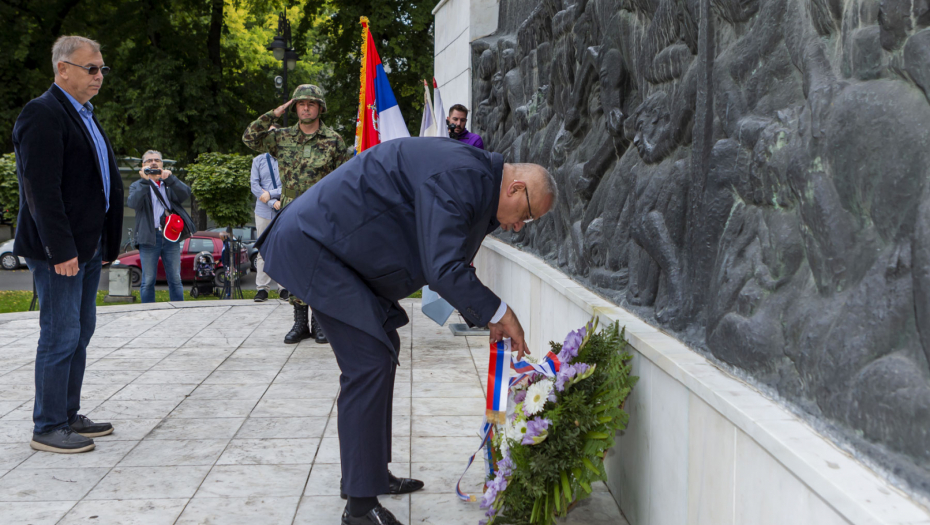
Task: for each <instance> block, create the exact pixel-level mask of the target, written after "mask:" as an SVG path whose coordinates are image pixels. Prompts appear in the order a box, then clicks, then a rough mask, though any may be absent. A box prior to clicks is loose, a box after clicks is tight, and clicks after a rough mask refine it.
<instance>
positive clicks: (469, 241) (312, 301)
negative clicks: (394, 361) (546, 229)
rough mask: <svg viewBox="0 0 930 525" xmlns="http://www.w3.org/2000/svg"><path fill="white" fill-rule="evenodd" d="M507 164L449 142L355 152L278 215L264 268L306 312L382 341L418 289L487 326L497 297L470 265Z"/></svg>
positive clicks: (400, 143) (263, 243) (492, 220)
mask: <svg viewBox="0 0 930 525" xmlns="http://www.w3.org/2000/svg"><path fill="white" fill-rule="evenodd" d="M503 166H504V162H503V157H501V156H500V155H499V154H497V153H488V152H485V151H482V150H480V149H478V148H474V147H472V146H469V145H467V144H464V143H462V142H459V141H456V140H452V139H449V138H404V139H396V140H392V141H390V142H386V143H384V144H380V145H378V146H375V147H374V148H372V149H370V150H367V151H365V152H363V153H362V154H361V155H359V156H357V157H355V158H353V159H352V160H350V161H348V162H346V163H345V164H343V165H342V166H341V167H339V168H338V169H336V170H335V171H333V172H332V173H330V174H329V175H327V176H326V177H324V178H323V180H322V181H320V182H318V183H316V184H315V185H314V186H313V188H311V189H310V190H309V191H307V193H305V194H303V195H301V196H300V197H299V198H297V200H295V201H294V202H292V203H291V204H289V205H288V206H287V207H285V208H284V210H283V211H282V212H281V213H279V214H278V216H277V217H276V218H275V220H274V222H272V223H271V225H270V226H269V227H268V229H267V230H266V231H265V233H264V234H263V235H262V237H261V238H260V239H259V241H258V246H259V249H260V251H261V254H262V257H263V258H264V259H265V272H267V273H268V275H270V276H271V277H272V278H274V280H275V281H277V282H278V283H280V284H281V285H282V286H284V287H286V288H287V289H288V291H290V292H291V293H293V294H295V295H296V296H297V297H299V298H301V299H303V300H304V301H305V302H307V304H309V305H310V306H311V307H313V308H318V309H319V310H320V311H321V312H323V313H325V314H327V315H329V316H331V317H335V318H336V319H339V320H340V321H342V322H344V323H347V324H349V325H351V326H354V327H356V328H359V329H361V330H363V331H365V332H366V333H368V334H371V335H372V336H374V337H376V338H378V339H380V340H382V341H383V342H384V343H385V345H386V346H387V347H388V348H389V349H390V351H391V352H392V353H393V352H394V347H393V345H392V344H391V343H390V341H389V340H388V339H387V336H386V335H385V331H386V330H387V331H390V330H392V329H396V328H398V327H400V326H403V325H405V324H407V321H408V319H407V316H406V313H405V312H404V311H403V309H401V308H400V305H399V304H398V301H399V300H400V299H403V298H405V297H407V296H409V295H410V294H411V293H413V292H414V291H416V290H418V289H420V288H421V287H423V286H424V285H426V284H429V286H430V288H432V289H433V290H435V291H436V292H437V293H439V294H440V295H442V296H443V297H444V298H445V299H446V300H447V301H449V302H450V303H451V304H452V305H453V306H455V307H456V308H457V309H458V310H459V312H461V313H462V315H464V316H466V317H467V318H468V319H469V320H471V321H472V322H474V323H475V324H477V325H478V326H484V325H485V324H487V323H488V321H490V319H491V317H493V316H494V313H495V312H496V311H497V308H498V307H499V306H500V303H501V300H500V299H499V298H498V297H497V296H496V295H494V293H493V292H491V290H489V289H488V288H487V287H486V286H484V285H483V284H481V282H480V281H479V280H478V277H477V276H476V275H475V269H474V268H472V267H471V266H470V264H471V262H472V260H473V259H474V257H475V254H476V253H477V252H478V248H479V247H480V246H481V241H482V240H483V239H484V237H485V236H486V235H487V234H488V233H490V232H492V231H494V230H495V229H496V228H497V227H498V226H499V225H500V223H499V222H498V221H497V206H498V201H499V199H500V186H501V178H502V171H503Z"/></svg>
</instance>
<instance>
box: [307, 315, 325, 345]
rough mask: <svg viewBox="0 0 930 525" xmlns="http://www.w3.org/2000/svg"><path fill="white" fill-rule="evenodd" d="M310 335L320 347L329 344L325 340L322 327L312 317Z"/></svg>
mask: <svg viewBox="0 0 930 525" xmlns="http://www.w3.org/2000/svg"><path fill="white" fill-rule="evenodd" d="M310 333H311V334H312V335H313V339H314V340H315V341H316V342H317V343H319V344H321V345H325V344H327V343H329V340H328V339H326V334H324V333H323V327H322V326H320V323H318V322H316V317H314V316H313V315H311V316H310Z"/></svg>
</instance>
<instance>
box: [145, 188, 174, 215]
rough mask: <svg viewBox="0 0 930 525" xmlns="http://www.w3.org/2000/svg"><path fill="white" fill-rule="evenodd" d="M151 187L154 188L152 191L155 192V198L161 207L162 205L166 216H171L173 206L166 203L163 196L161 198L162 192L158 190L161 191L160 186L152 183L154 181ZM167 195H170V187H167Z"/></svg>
mask: <svg viewBox="0 0 930 525" xmlns="http://www.w3.org/2000/svg"><path fill="white" fill-rule="evenodd" d="M162 185H164V183H162ZM149 187H150V188H152V191H153V192H155V197H157V198H158V202H160V203H161V205H162V207H163V208H165V215H170V214H171V206H170V205H169V204H168V203H167V202H165V198H164V197H162V196H161V192H160V191H158V190H159V185H158V184H155V183H154V182H152V181H149ZM165 193H166V194H167V193H168V187H167V186H165Z"/></svg>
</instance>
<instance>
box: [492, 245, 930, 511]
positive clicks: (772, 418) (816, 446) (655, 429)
mask: <svg viewBox="0 0 930 525" xmlns="http://www.w3.org/2000/svg"><path fill="white" fill-rule="evenodd" d="M475 266H476V268H477V270H478V275H479V277H480V278H481V280H482V281H483V282H484V283H485V284H487V285H488V286H489V287H490V288H491V289H492V290H494V291H495V293H497V294H498V295H500V296H501V298H503V299H504V300H505V301H506V302H507V304H509V305H510V306H511V307H512V308H513V309H514V311H515V312H516V314H517V316H518V317H519V318H520V319H521V321H522V322H523V326H524V328H525V329H526V330H527V336H528V342H529V345H530V349H531V351H533V353H534V354H537V355H539V353H544V350H545V349H546V348H548V341H550V340H555V341H561V340H562V339H564V337H565V335H566V334H567V333H568V331H569V330H573V329H576V328H578V327H580V326H582V325H583V324H584V323H585V322H586V321H587V320H588V319H590V317H591V316H592V315H593V314H597V315H599V316H600V317H601V322H602V324H603V323H605V322H613V321H619V322H620V324H621V325H622V326H626V330H627V339H628V340H629V341H630V343H631V345H632V346H633V349H632V352H631V353H632V354H633V370H634V373H635V374H636V375H638V376H639V377H640V380H639V384H638V385H637V387H636V388H635V389H634V391H633V393H632V394H631V396H630V398H629V400H628V401H627V404H626V410H627V411H628V412H629V413H630V424H629V427H628V428H627V429H626V430H625V431H623V432H622V433H621V434H620V436H619V437H618V439H617V445H616V447H614V449H612V450H611V452H610V454H609V455H608V457H607V460H606V463H607V473H608V477H609V482H608V486H609V487H610V490H611V492H612V493H613V495H614V497H615V498H616V499H617V500H618V502H619V503H620V506H621V508H622V510H623V512H624V514H625V515H626V517H627V519H628V520H629V522H630V523H631V524H632V525H684V524H689V525H698V524H700V525H769V524H772V525H775V524H779V525H780V524H784V525H800V524H811V525H840V524H856V525H858V524H889V525H890V524H901V525H903V524H909V525H915V524H923V525H930V511H928V510H927V509H926V508H925V507H922V506H920V505H919V504H917V503H915V502H914V501H913V500H911V499H910V498H908V497H907V496H906V495H904V494H902V493H901V492H899V491H898V490H897V489H895V488H893V487H892V486H891V485H890V484H889V483H887V482H886V481H884V480H883V479H882V478H880V477H879V476H878V475H876V474H875V473H874V472H872V471H871V470H869V469H868V468H866V467H865V466H863V465H862V464H861V463H859V462H858V461H856V460H855V459H853V458H852V457H850V456H849V455H847V454H846V453H844V452H842V451H841V450H840V449H838V448H836V447H835V446H834V445H833V444H832V443H831V442H829V441H828V440H826V439H825V438H823V437H822V436H820V435H819V434H817V433H816V432H814V431H813V430H812V429H810V428H809V427H808V426H807V425H805V424H804V423H803V422H802V421H800V420H799V419H798V418H796V417H795V416H794V415H792V414H791V413H790V412H788V411H787V410H785V409H784V408H782V407H781V406H779V405H778V404H777V403H775V402H773V401H771V400H769V399H767V398H766V397H764V396H763V395H762V394H760V393H759V392H758V391H756V390H755V389H753V388H752V387H750V386H749V385H747V384H746V383H743V382H742V381H739V380H737V379H735V378H733V377H732V376H730V375H728V374H727V373H725V372H723V371H721V370H720V369H718V368H716V367H715V366H714V365H713V364H711V363H710V362H708V361H707V360H706V359H705V358H704V357H702V356H701V355H699V354H697V353H696V352H694V351H692V350H690V349H688V348H687V347H685V346H684V345H683V344H681V343H680V342H678V341H677V340H676V339H674V338H672V337H671V336H668V335H666V334H664V333H663V332H661V331H660V330H658V329H656V328H654V327H652V326H650V325H648V324H646V323H644V322H643V321H641V320H639V319H638V318H636V317H634V316H633V315H632V314H630V313H629V312H627V311H626V310H623V309H622V308H619V307H617V306H616V305H613V304H611V303H609V302H607V301H606V300H604V299H602V298H601V297H599V296H597V295H595V294H594V293H592V292H590V291H589V290H587V289H585V288H584V287H582V286H581V285H579V284H578V283H576V282H574V281H572V280H571V279H568V278H567V277H566V276H565V275H564V274H562V273H560V272H559V271H557V270H555V269H554V268H551V267H550V266H548V265H546V264H545V263H544V262H542V261H541V260H539V259H537V258H535V257H534V256H532V255H529V254H526V253H523V252H520V251H519V250H516V249H514V248H513V247H511V246H509V245H506V244H504V243H501V242H499V241H497V240H494V239H490V238H489V239H488V240H486V241H485V243H484V246H483V247H482V249H481V250H480V251H479V253H478V256H477V257H476V259H475Z"/></svg>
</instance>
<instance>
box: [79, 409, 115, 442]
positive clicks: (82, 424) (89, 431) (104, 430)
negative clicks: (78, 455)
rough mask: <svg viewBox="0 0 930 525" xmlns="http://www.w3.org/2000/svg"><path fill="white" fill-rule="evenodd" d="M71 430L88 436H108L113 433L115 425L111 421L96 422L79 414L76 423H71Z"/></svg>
mask: <svg viewBox="0 0 930 525" xmlns="http://www.w3.org/2000/svg"><path fill="white" fill-rule="evenodd" d="M71 430H73V431H75V432H77V433H78V434H80V435H82V436H84V437H86V438H95V437H100V436H106V435H107V434H112V433H113V425H111V424H110V423H94V422H93V421H91V420H90V419H88V418H87V416H82V415H80V414H78V417H77V419H75V420H74V423H71Z"/></svg>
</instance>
